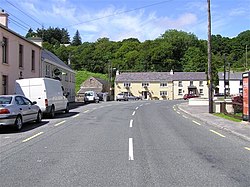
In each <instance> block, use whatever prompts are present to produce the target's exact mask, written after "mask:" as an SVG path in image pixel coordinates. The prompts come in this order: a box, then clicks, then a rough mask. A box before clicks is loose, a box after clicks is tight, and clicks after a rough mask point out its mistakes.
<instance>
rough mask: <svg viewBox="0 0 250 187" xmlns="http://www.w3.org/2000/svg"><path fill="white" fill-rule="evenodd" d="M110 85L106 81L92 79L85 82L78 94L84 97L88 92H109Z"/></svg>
mask: <svg viewBox="0 0 250 187" xmlns="http://www.w3.org/2000/svg"><path fill="white" fill-rule="evenodd" d="M109 90H110V83H109V82H108V81H106V80H104V79H100V78H97V77H90V78H88V79H87V80H85V81H84V82H83V83H82V84H81V87H80V90H79V91H78V92H77V95H78V96H83V95H84V93H85V92H86V91H95V92H97V93H100V92H103V93H104V92H109Z"/></svg>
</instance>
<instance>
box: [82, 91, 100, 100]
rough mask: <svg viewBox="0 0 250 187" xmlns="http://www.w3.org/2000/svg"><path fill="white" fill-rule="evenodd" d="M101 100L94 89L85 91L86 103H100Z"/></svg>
mask: <svg viewBox="0 0 250 187" xmlns="http://www.w3.org/2000/svg"><path fill="white" fill-rule="evenodd" d="M99 100H100V99H99V97H98V95H97V93H96V92H94V91H87V92H85V93H84V102H85V103H90V102H94V103H99Z"/></svg>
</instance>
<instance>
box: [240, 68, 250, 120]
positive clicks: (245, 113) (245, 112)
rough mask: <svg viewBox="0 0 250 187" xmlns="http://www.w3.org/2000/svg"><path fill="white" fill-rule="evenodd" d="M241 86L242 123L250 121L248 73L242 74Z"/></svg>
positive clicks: (249, 74) (249, 76) (249, 78)
mask: <svg viewBox="0 0 250 187" xmlns="http://www.w3.org/2000/svg"><path fill="white" fill-rule="evenodd" d="M242 84H243V85H242V86H243V114H242V117H243V121H250V118H249V113H250V112H249V109H250V105H249V104H250V102H249V99H250V92H249V88H250V72H246V73H243V74H242Z"/></svg>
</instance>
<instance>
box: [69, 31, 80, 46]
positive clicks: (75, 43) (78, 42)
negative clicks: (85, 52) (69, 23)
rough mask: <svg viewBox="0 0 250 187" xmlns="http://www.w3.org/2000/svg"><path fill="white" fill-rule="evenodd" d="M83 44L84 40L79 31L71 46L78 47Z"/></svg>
mask: <svg viewBox="0 0 250 187" xmlns="http://www.w3.org/2000/svg"><path fill="white" fill-rule="evenodd" d="M81 44H82V39H81V36H80V33H79V31H78V30H77V31H76V33H75V36H74V37H73V40H72V42H71V45H73V46H78V45H81Z"/></svg>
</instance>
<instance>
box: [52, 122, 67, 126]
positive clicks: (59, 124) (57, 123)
mask: <svg viewBox="0 0 250 187" xmlns="http://www.w3.org/2000/svg"><path fill="white" fill-rule="evenodd" d="M65 122H66V121H65V120H63V121H61V122H59V123H57V124H55V125H54V127H57V126H59V125H61V124H63V123H65Z"/></svg>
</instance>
